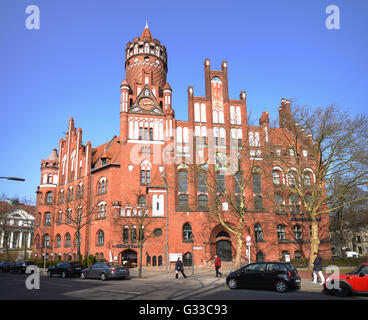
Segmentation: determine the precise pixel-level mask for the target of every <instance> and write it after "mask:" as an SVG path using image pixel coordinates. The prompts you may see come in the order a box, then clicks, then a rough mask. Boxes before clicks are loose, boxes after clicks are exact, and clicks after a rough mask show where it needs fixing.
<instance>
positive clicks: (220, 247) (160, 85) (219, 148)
mask: <svg viewBox="0 0 368 320" xmlns="http://www.w3.org/2000/svg"><path fill="white" fill-rule="evenodd" d="M125 61H126V62H125V70H126V79H125V80H124V81H123V82H122V84H121V86H120V88H121V106H120V135H119V136H114V137H112V138H111V139H110V140H108V141H107V142H106V143H105V144H103V145H101V146H98V147H92V143H91V142H89V141H88V142H87V144H86V145H83V144H82V129H81V128H78V129H77V128H76V127H75V124H74V120H73V118H70V120H69V126H68V132H67V133H66V135H65V138H62V139H60V142H59V148H58V150H56V149H55V150H53V151H52V153H51V155H50V157H49V158H48V159H46V160H42V163H41V183H40V186H39V189H38V197H37V212H38V216H37V217H36V230H35V246H34V250H33V253H34V255H35V256H36V257H40V256H42V254H44V253H47V255H48V258H49V259H76V254H77V247H76V246H75V240H76V229H75V228H73V226H72V225H73V224H72V223H69V224H68V223H67V221H66V219H67V217H66V216H65V215H63V212H65V211H66V210H71V211H72V214H73V216H75V215H76V214H77V212H73V211H78V210H79V209H78V208H79V207H83V210H85V212H86V213H89V212H92V213H93V214H91V215H86V217H84V219H90V220H91V222H90V223H88V224H86V225H85V226H84V227H83V228H82V229H81V254H82V255H83V256H84V255H88V254H92V255H96V256H97V257H98V258H102V257H103V258H105V259H107V260H110V258H112V259H113V260H114V261H115V260H117V261H119V262H121V261H127V262H128V264H129V265H135V264H136V263H138V261H139V254H140V253H139V248H138V245H137V241H136V240H135V239H136V237H138V236H139V228H138V222H137V217H139V216H140V215H141V214H143V215H144V216H145V217H146V218H145V222H144V223H145V238H146V241H145V244H144V248H143V257H142V263H143V265H161V264H162V265H165V264H166V261H168V257H167V253H169V254H182V255H183V257H184V258H185V262H186V263H187V261H189V260H190V259H191V257H192V256H191V252H192V246H193V247H194V249H193V250H194V255H193V256H194V263H195V264H196V265H199V264H206V263H208V262H209V261H212V260H213V259H214V255H215V254H216V252H217V253H219V251H221V252H220V255H223V258H224V259H225V260H226V259H234V257H235V253H236V248H237V246H236V240H235V238H234V236H233V235H232V234H231V233H229V232H226V231H225V230H224V228H223V227H222V226H221V225H220V224H219V222H218V221H216V220H214V219H209V213H208V211H207V210H199V209H198V207H199V206H200V201H206V199H207V200H208V199H209V197H210V195H208V190H207V192H206V191H203V190H202V191H201V190H199V189H198V187H199V186H198V184H197V183H196V182H195V179H190V178H189V177H188V176H191V173H190V172H188V170H187V167H186V165H185V164H183V163H184V162H186V163H188V162H190V161H191V160H193V161H194V162H196V163H201V164H206V165H208V170H212V171H214V170H215V167H216V166H215V165H214V164H213V163H212V161H211V160H213V155H214V154H216V153H218V152H222V153H223V154H226V155H229V154H230V151H229V145H230V144H231V142H232V141H233V139H235V140H236V141H238V144H239V145H248V144H249V143H250V142H249V141H248V138H249V137H250V135H249V133H250V132H251V133H252V134H251V137H252V139H256V140H258V141H259V142H260V144H261V145H263V144H264V145H266V144H267V143H268V144H269V143H270V142H269V140H270V139H271V137H273V136H274V137H275V139H276V140H277V139H278V138H277V137H279V136H282V135H283V134H284V131H285V130H286V128H285V121H292V118H291V112H290V103H289V101H288V100H285V99H283V100H282V102H281V106H280V108H279V117H280V119H285V120H283V121H281V120H280V128H271V127H270V124H269V118H268V112H264V113H263V114H262V117H261V119H260V126H249V125H248V123H247V104H246V92H245V91H241V92H240V96H239V99H232V98H230V97H229V94H228V77H227V68H228V64H227V62H226V61H224V62H222V65H221V70H211V68H210V60H209V59H206V60H205V61H204V71H205V96H204V97H200V96H195V95H194V88H193V87H188V119H189V120H188V121H182V120H177V119H175V112H174V109H173V106H172V89H171V87H170V85H169V84H168V83H167V82H166V74H167V70H168V68H167V53H166V49H165V46H163V45H162V44H161V43H160V42H159V41H158V40H156V39H154V38H153V37H152V35H151V32H150V31H149V29H148V27H146V28H145V29H144V31H143V33H142V35H141V36H140V37H137V38H135V39H134V40H133V42H129V43H128V44H127V46H126V49H125ZM280 141H281V140H280ZM212 142H214V143H212ZM252 142H254V141H252ZM280 143H281V142H280ZM308 143H311V141H310V140H308V138H306V141H305V148H307V147H308ZM281 148H282V149H283V150H284V149H285V148H286V146H282V145H281ZM165 157H166V160H167V161H164V159H165ZM250 158H253V160H254V158H255V159H256V158H257V154H255V153H253V154H252V151H251V153H250ZM171 159H175V160H176V161H169V160H171ZM256 161H258V160H257V159H256ZM259 161H261V160H259ZM243 165H244V167H246V168H247V170H249V163H248V162H247V163H244V164H242V166H243ZM275 165H276V164H273V165H271V166H268V167H263V169H262V175H261V186H262V191H263V192H262V194H263V200H264V201H263V207H264V208H265V209H263V210H256V209H255V208H254V201H253V198H254V195H255V190H252V188H251V185H250V187H249V189H247V190H246V191H245V198H246V199H247V201H248V202H249V203H248V208H249V214H248V215H247V221H246V224H247V228H248V229H247V230H249V232H248V234H249V235H250V236H251V237H252V247H251V259H252V261H255V260H256V259H260V258H261V256H262V255H263V258H264V259H267V260H280V259H282V256H283V252H284V253H285V252H289V253H290V255H291V258H294V257H295V256H298V255H299V254H300V255H301V256H309V241H308V238H309V236H310V234H309V228H310V222H309V221H308V218H307V215H306V214H305V213H304V214H303V213H302V214H300V215H298V216H297V217H296V216H293V217H291V216H290V215H288V214H286V215H285V214H280V213H279V212H276V211H275V208H274V205H273V203H274V200H273V194H274V192H275V188H276V187H275V186H274V185H273V184H272V170H273V168H274V166H275ZM311 170H312V171H313V161H312V162H311ZM180 172H184V173H183V174H182V175H184V176H185V174H186V175H187V177H188V178H187V179H186V185H185V186H181V187H180V188H179V180H180V179H184V178H183V176H182V177H179V176H180ZM185 172H186V173H185ZM270 177H271V178H270ZM270 179H271V180H270ZM184 180H185V179H184ZM166 181H167V184H166ZM270 181H271V182H270ZM184 184H185V183H184ZM225 186H226V189H227V190H233V189H234V188H235V183H234V179H233V178H232V176H226V177H225ZM70 190H72V191H70ZM49 193H51V196H50V194H49ZM265 194H267V195H268V196H267V197H265V196H264V195H265ZM47 195H48V196H47ZM201 196H202V197H201ZM50 197H51V198H50ZM50 199H51V200H50ZM226 205H227V204H223V208H224V210H226V209H227V210H231V208H230V209H229V208H226ZM46 213H50V214H51V222H50V223H45V215H46ZM60 217H61V218H60ZM60 219H61V220H60ZM228 219H229V222H232V223H233V224H234V225H236V223H237V221H236V220H235V219H233V218H231V217H230V216H229V218H228ZM231 220H232V221H231ZM320 223H321V224H322V225H323V226H324V227H323V228H321V233H320V238H321V239H322V240H323V241H321V251H322V252H323V253H324V255H327V256H328V255H330V248H329V241H328V217H327V216H326V217H323V218H322V220H321V221H320ZM257 224H259V226H261V228H262V232H263V240H260V241H255V234H254V232H255V231H254V230H255V226H256V225H257ZM280 224H283V225H285V234H286V236H285V239H278V232H277V226H278V225H280ZM295 224H298V225H300V227H301V231H300V232H301V233H302V239H301V240H298V241H296V240H295V236H294V231H293V230H294V229H293V227H294V226H295ZM187 228H188V229H187ZM159 229H160V230H159ZM124 230H125V231H124ZM154 230H155V232H154ZM101 231H102V232H101ZM167 232H168V233H167ZM190 233H192V234H193V235H194V240H193V241H191V240H190V239H187V238H188V237H189V236H190ZM248 234H244V237H245V236H247V235H248ZM45 235H47V236H48V237H49V239H50V241H49V243H50V244H49V247H48V248H44V245H43V239H44V236H45ZM69 239H70V243H69ZM242 251H243V252H242V256H243V258H244V260H245V261H246V260H247V259H246V257H245V254H246V252H245V251H246V248H245V247H243V249H242ZM187 259H189V260H187Z"/></svg>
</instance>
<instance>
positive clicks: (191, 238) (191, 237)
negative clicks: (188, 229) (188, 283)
mask: <svg viewBox="0 0 368 320" xmlns="http://www.w3.org/2000/svg"><path fill="white" fill-rule="evenodd" d="M190 240H191V242H192V276H194V255H193V245H194V234H193V233H192V234H191V235H190Z"/></svg>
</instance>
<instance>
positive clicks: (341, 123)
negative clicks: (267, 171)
mask: <svg viewBox="0 0 368 320" xmlns="http://www.w3.org/2000/svg"><path fill="white" fill-rule="evenodd" d="M281 108H283V109H285V110H286V111H283V112H282V113H281V118H280V127H282V128H283V134H282V135H281V134H279V137H278V139H279V141H278V142H279V143H280V144H281V145H283V146H287V149H286V150H285V149H283V150H282V154H281V155H276V153H275V150H272V149H274V148H275V146H274V144H272V145H270V147H271V150H270V152H269V154H270V156H271V157H273V160H274V162H275V163H278V165H279V166H280V167H281V168H282V170H283V172H284V173H285V175H286V183H285V184H282V185H281V186H280V187H281V188H283V189H285V190H287V191H288V192H289V193H290V194H292V195H294V197H296V198H297V199H298V202H300V203H301V205H302V206H303V207H304V208H305V210H306V212H307V214H308V215H309V217H310V219H311V243H310V246H311V253H313V252H317V251H318V249H319V246H320V239H319V232H320V226H319V225H318V220H319V218H320V217H321V216H322V215H327V214H329V213H331V212H336V211H337V210H339V209H341V208H343V207H345V206H347V205H349V204H352V203H355V202H358V201H361V200H364V199H367V198H366V196H362V197H361V198H360V197H359V198H355V199H347V198H346V195H347V194H348V193H349V191H350V190H352V189H353V188H357V187H360V186H363V185H366V184H367V181H368V169H367V168H368V157H367V154H368V150H367V146H368V140H367V137H368V130H367V129H368V121H367V117H366V115H356V116H354V117H352V116H351V115H350V114H349V113H347V112H343V111H341V110H340V109H339V108H338V107H336V106H335V105H331V106H329V107H326V108H316V109H312V108H310V107H306V106H304V107H296V108H295V110H294V113H293V115H292V114H291V110H290V106H288V105H284V104H283V105H282V106H281ZM310 169H312V172H311V171H310ZM337 177H340V178H341V179H340V180H337V179H336V178H337ZM333 182H334V183H333ZM312 257H313V256H312V255H311V256H310V263H312Z"/></svg>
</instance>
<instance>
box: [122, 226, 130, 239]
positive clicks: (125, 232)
mask: <svg viewBox="0 0 368 320" xmlns="http://www.w3.org/2000/svg"><path fill="white" fill-rule="evenodd" d="M123 242H124V243H128V242H129V227H128V226H125V227H124V229H123Z"/></svg>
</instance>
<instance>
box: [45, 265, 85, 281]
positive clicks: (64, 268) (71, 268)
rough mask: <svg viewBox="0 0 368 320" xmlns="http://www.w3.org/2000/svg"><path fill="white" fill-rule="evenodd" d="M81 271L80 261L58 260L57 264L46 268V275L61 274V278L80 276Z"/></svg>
mask: <svg viewBox="0 0 368 320" xmlns="http://www.w3.org/2000/svg"><path fill="white" fill-rule="evenodd" d="M81 272H82V265H81V264H80V262H75V261H63V262H59V263H58V264H57V265H55V266H53V267H50V268H48V269H47V276H48V277H52V276H61V277H63V278H66V277H72V276H78V277H79V276H80V274H81Z"/></svg>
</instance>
